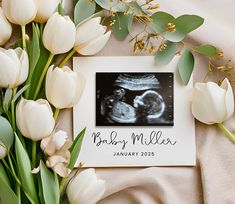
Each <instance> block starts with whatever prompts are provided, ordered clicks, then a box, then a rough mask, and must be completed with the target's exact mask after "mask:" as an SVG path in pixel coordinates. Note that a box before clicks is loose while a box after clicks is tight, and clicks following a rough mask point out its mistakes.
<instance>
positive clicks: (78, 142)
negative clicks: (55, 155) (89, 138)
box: [68, 128, 86, 170]
mask: <svg viewBox="0 0 235 204" xmlns="http://www.w3.org/2000/svg"><path fill="white" fill-rule="evenodd" d="M85 132H86V128H84V129H83V130H82V131H81V132H80V133H79V134H78V135H77V137H76V138H75V140H74V141H73V144H72V146H71V147H70V149H69V150H70V153H71V157H70V163H69V165H68V168H69V169H71V170H72V169H73V168H74V165H75V163H76V161H77V158H78V155H79V153H80V150H81V146H82V141H83V138H84V135H85Z"/></svg>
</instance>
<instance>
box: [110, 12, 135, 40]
mask: <svg viewBox="0 0 235 204" xmlns="http://www.w3.org/2000/svg"><path fill="white" fill-rule="evenodd" d="M112 20H113V21H114V24H113V26H112V29H113V34H114V35H115V37H116V38H117V39H118V40H124V39H125V38H126V37H127V35H128V34H129V32H130V31H131V28H132V23H133V15H132V14H128V15H125V14H124V13H116V14H115V16H113V17H112Z"/></svg>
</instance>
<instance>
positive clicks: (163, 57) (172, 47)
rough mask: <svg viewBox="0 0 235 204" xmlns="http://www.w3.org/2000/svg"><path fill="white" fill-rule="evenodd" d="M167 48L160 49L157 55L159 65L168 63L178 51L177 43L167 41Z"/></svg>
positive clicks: (156, 60) (156, 59)
mask: <svg viewBox="0 0 235 204" xmlns="http://www.w3.org/2000/svg"><path fill="white" fill-rule="evenodd" d="M164 44H165V45H166V48H165V49H163V50H158V52H157V53H156V55H155V62H156V64H158V65H167V64H169V63H170V62H171V60H172V59H173V58H174V56H175V54H176V52H177V43H175V42H170V41H165V42H164Z"/></svg>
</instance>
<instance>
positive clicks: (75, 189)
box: [66, 169, 105, 204]
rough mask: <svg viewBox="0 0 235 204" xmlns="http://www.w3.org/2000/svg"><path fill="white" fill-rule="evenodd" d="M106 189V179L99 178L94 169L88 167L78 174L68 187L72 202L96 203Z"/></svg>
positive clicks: (73, 203)
mask: <svg viewBox="0 0 235 204" xmlns="http://www.w3.org/2000/svg"><path fill="white" fill-rule="evenodd" d="M104 191H105V181H104V180H101V179H98V178H97V176H96V174H95V170H94V169H87V170H84V171H82V172H81V173H79V174H78V175H76V176H75V177H74V178H73V179H72V180H71V181H70V182H69V184H68V186H67V189H66V193H67V196H68V199H69V202H70V203H71V204H87V203H89V204H95V203H97V202H98V201H99V200H100V199H101V197H102V196H103V194H104Z"/></svg>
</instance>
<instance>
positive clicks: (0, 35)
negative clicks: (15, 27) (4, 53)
mask: <svg viewBox="0 0 235 204" xmlns="http://www.w3.org/2000/svg"><path fill="white" fill-rule="evenodd" d="M0 28H1V32H0V46H2V45H4V44H5V43H6V42H7V41H8V40H9V39H10V37H11V34H12V26H11V24H10V23H9V22H8V21H7V19H6V17H5V15H4V14H3V10H2V8H1V7H0Z"/></svg>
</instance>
